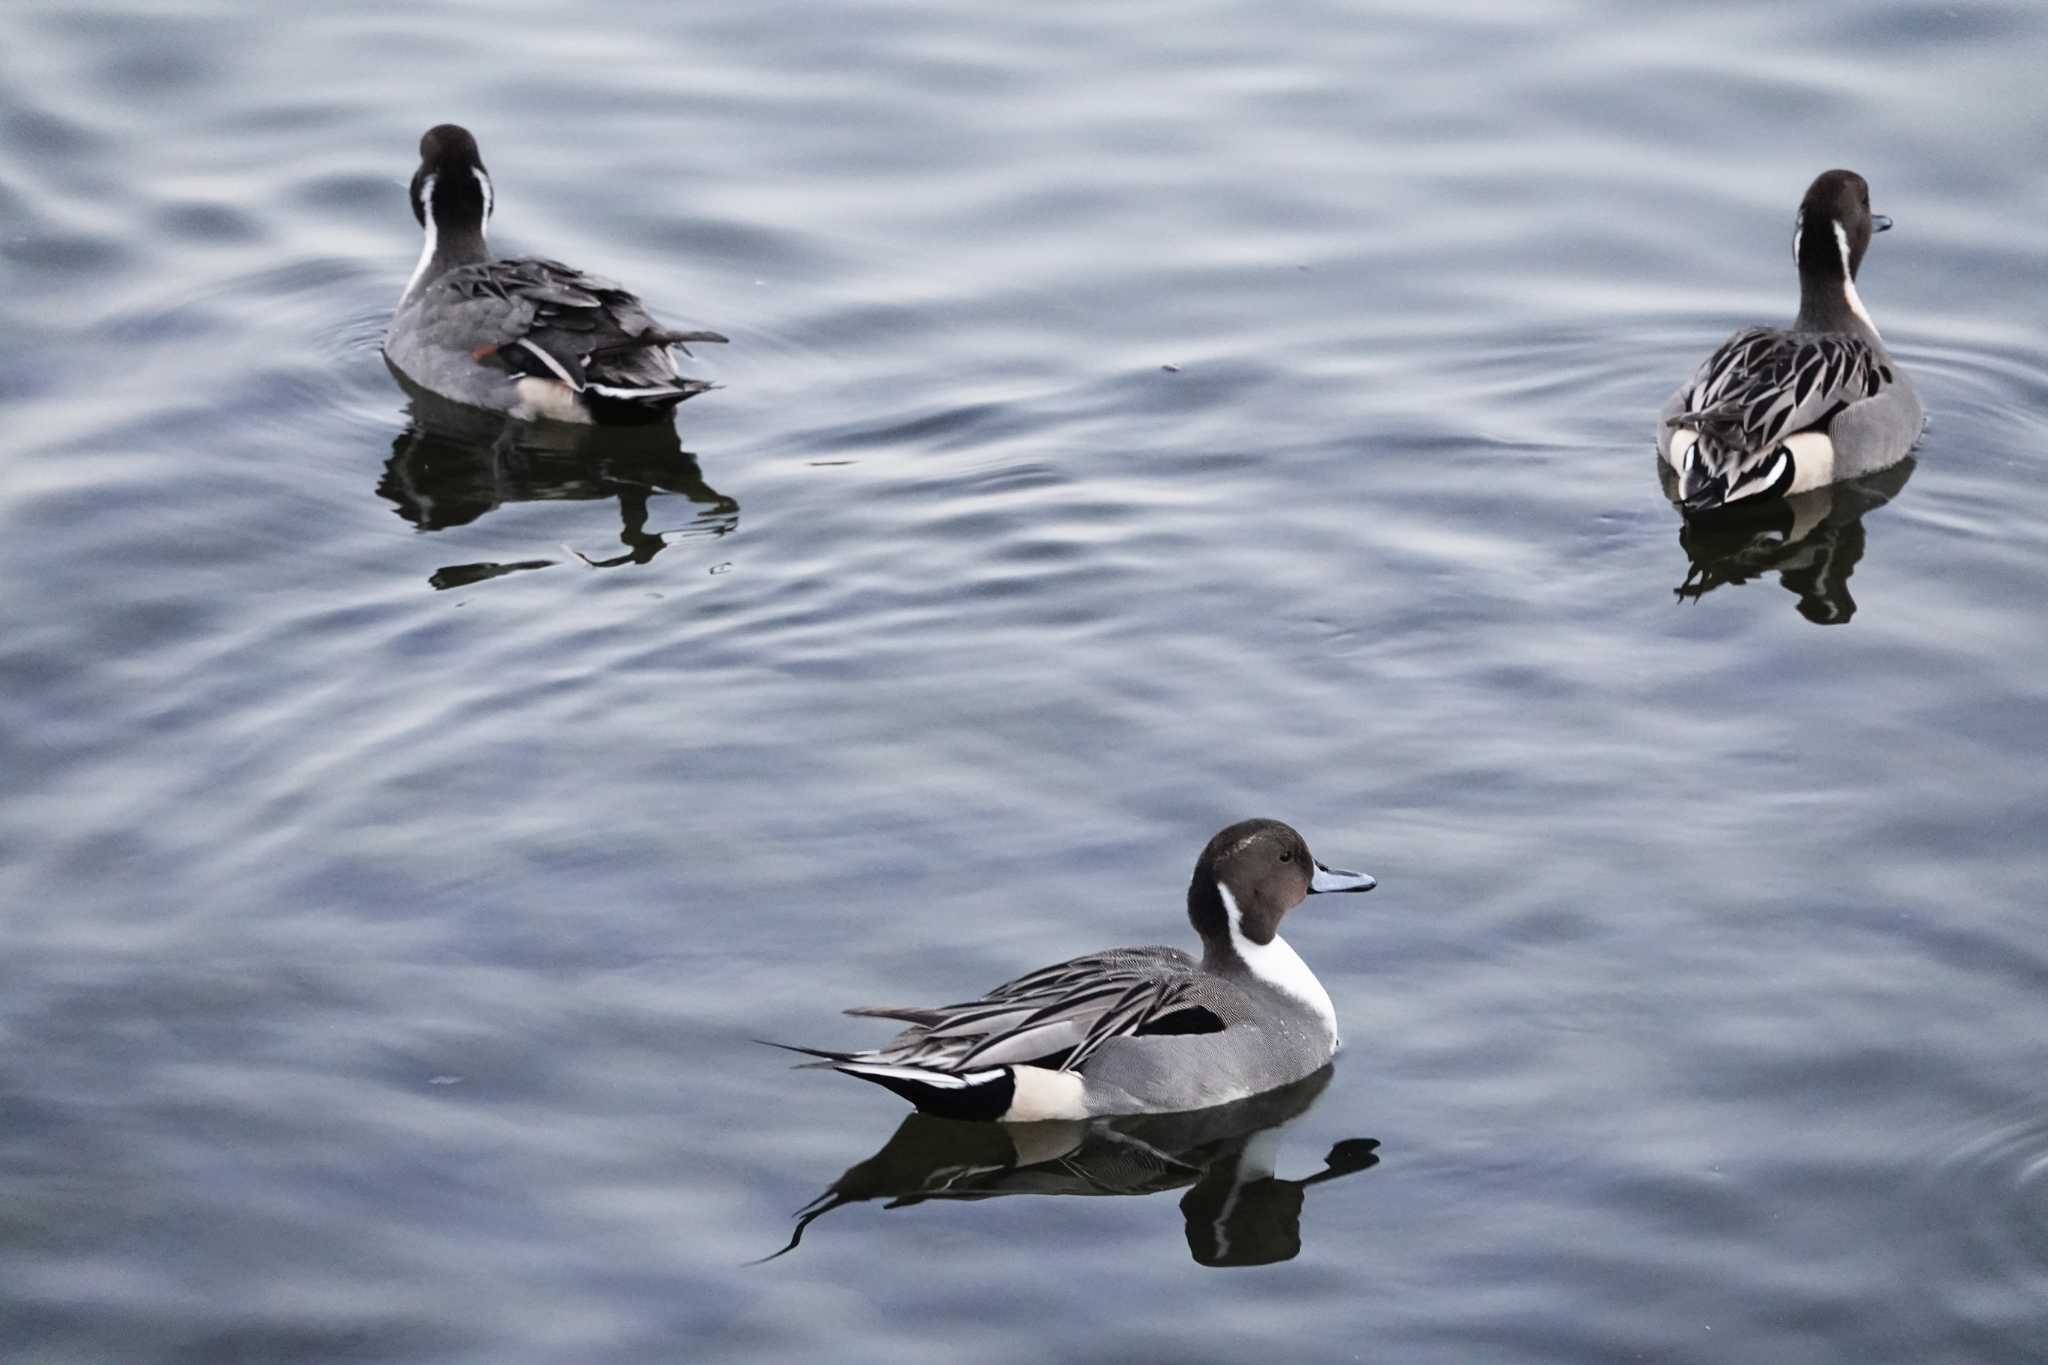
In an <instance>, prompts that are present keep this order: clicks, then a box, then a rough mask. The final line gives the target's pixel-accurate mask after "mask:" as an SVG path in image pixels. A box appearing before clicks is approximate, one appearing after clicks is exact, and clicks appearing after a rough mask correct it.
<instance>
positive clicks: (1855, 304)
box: [1835, 219, 1877, 336]
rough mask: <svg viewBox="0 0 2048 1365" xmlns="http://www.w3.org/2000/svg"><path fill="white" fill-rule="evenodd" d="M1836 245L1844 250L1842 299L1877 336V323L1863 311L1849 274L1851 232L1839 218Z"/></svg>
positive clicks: (1861, 302) (1860, 299) (1854, 283)
mask: <svg viewBox="0 0 2048 1365" xmlns="http://www.w3.org/2000/svg"><path fill="white" fill-rule="evenodd" d="M1835 245H1836V246H1838V247H1840V248H1841V251H1842V300H1843V302H1845V303H1847V304H1848V305H1849V311H1850V312H1852V313H1854V314H1855V315H1856V316H1857V317H1859V318H1861V319H1862V320H1863V325H1864V326H1865V327H1868V328H1869V329H1870V331H1871V334H1872V335H1873V336H1875V335H1876V334H1877V324H1876V323H1874V322H1872V321H1871V320H1870V314H1868V313H1866V312H1864V311H1863V299H1862V298H1861V297H1860V296H1859V295H1858V294H1857V293H1856V281H1855V280H1854V279H1853V278H1851V277H1850V274H1849V232H1848V229H1846V228H1844V227H1843V226H1842V224H1841V220H1839V219H1837V220H1836V222H1835Z"/></svg>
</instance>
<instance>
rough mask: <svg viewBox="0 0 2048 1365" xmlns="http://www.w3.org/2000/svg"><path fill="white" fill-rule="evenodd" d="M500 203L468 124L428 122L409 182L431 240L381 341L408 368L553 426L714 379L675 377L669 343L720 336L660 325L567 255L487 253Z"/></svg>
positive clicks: (650, 413) (608, 416) (471, 401)
mask: <svg viewBox="0 0 2048 1365" xmlns="http://www.w3.org/2000/svg"><path fill="white" fill-rule="evenodd" d="M495 201H496V194H495V192H494V191H493V189H492V186H491V176H490V172H488V171H486V170H485V169H484V163H483V157H482V155H481V154H480V153H479V152H478V151H477V145H476V139H475V138H474V137H472V136H470V134H469V131H468V130H467V129H465V128H461V127H458V126H456V125H455V124H453V123H443V124H440V125H439V126H437V127H433V128H429V129H428V130H427V131H426V133H425V134H424V135H423V136H422V137H421V138H420V168H419V170H418V171H416V172H414V174H413V178H412V213H413V217H415V218H417V219H419V221H420V226H421V227H422V228H423V229H424V230H425V232H426V241H425V243H424V245H423V246H422V247H421V248H420V263H419V265H418V266H417V267H416V268H415V269H414V270H413V272H412V278H411V279H410V280H408V281H406V285H405V292H404V293H403V294H401V295H400V296H399V299H398V311H397V312H396V313H395V314H393V315H392V318H391V329H390V331H389V332H387V333H386V334H385V337H384V354H385V356H386V357H387V358H388V359H389V360H390V362H391V364H392V365H393V366H395V367H396V368H397V369H398V370H399V371H400V372H401V373H402V374H404V375H405V376H406V377H407V378H408V379H410V380H412V382H414V383H415V384H417V385H419V386H420V387H421V388H423V389H427V390H429V391H430V392H433V393H436V394H439V395H440V396H442V397H444V398H449V399H453V400H454V401H456V402H458V403H466V404H468V405H470V406H471V407H478V408H487V409H490V410H492V411H496V412H505V413H510V414H511V415H512V416H514V417H518V418H521V419H527V420H531V419H536V418H542V419H548V420H552V421H558V422H594V423H621V424H623V423H640V422H652V421H657V420H659V419H660V418H662V417H664V416H666V415H667V414H668V413H669V411H670V410H671V409H673V408H674V407H675V405H676V404H678V403H680V402H682V401H683V400H684V399H685V398H688V397H690V396H691V395H693V394H698V393H702V392H704V390H706V389H708V388H710V387H712V386H711V385H710V384H707V383H705V382H704V381H703V380H701V379H685V378H683V377H682V376H680V375H678V374H677V373H676V366H675V360H674V358H673V357H672V356H671V355H670V354H669V348H670V347H671V346H681V347H683V351H684V354H686V355H687V354H688V353H689V348H688V347H687V345H685V343H687V342H692V341H724V340H725V338H724V337H722V336H720V335H719V334H718V333H716V332H678V331H671V330H669V329H667V328H664V327H661V326H659V325H658V324H656V322H655V321H654V319H653V318H651V317H649V316H648V314H647V309H646V308H645V306H643V305H642V304H641V302H640V300H639V299H638V298H637V297H635V296H634V295H632V294H630V293H628V292H627V291H626V290H624V289H621V288H620V287H619V286H618V285H616V284H614V283H612V281H610V280H607V279H604V278H602V277H600V276H597V275H590V274H586V273H584V272H583V271H581V270H577V269H575V268H573V267H571V266H566V265H563V264H562V263H561V262H560V261H551V260H545V259H542V258H539V257H520V258H516V259H493V258H492V256H491V252H490V248H489V247H488V246H486V245H485V243H484V234H485V231H486V230H487V228H488V225H489V223H490V217H491V209H492V207H493V205H494V203H495Z"/></svg>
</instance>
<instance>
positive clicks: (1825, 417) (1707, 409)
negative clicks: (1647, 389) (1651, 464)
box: [1657, 170, 1925, 513]
mask: <svg viewBox="0 0 2048 1365" xmlns="http://www.w3.org/2000/svg"><path fill="white" fill-rule="evenodd" d="M1891 225H1892V222H1891V219H1889V218H1886V217H1883V216H1882V215H1876V214H1872V213H1871V211H1870V186H1869V184H1868V183H1867V182H1866V181H1865V180H1864V179H1863V177H1862V176H1860V175H1858V174H1856V172H1854V171H1843V170H1834V171H1826V172H1824V173H1822V174H1821V175H1820V176H1819V177H1818V178H1817V179H1815V180H1814V182H1813V184H1812V185H1811V186H1810V187H1809V188H1808V189H1807V191H1806V198H1805V199H1804V200H1803V201H1801V203H1800V206H1799V217H1798V220H1797V225H1796V226H1795V227H1794V229H1793V233H1792V256H1793V260H1794V262H1795V263H1796V264H1797V265H1798V267H1799V315H1798V317H1796V318H1795V319H1794V320H1793V322H1792V325H1791V326H1790V327H1750V328H1746V329H1744V330H1743V331H1739V332H1737V333H1736V334H1735V335H1733V336H1731V337H1729V338H1728V340H1727V341H1725V342H1723V343H1722V345H1721V348H1720V349H1719V350H1717V351H1715V352H1714V353H1713V354H1712V355H1711V356H1709V357H1707V360H1706V363H1705V364H1703V365H1701V366H1700V368H1699V371H1698V372H1697V373H1696V374H1694V375H1693V377H1692V378H1691V379H1690V380H1688V381H1686V382H1685V383H1684V384H1681V385H1680V386H1679V388H1678V391H1677V392H1676V393H1674V394H1672V395H1671V398H1670V400H1669V401H1668V402H1666V403H1665V404H1664V410H1663V413H1662V414H1661V418H1660V420H1659V422H1658V424H1657V453H1658V455H1659V456H1660V457H1661V458H1662V459H1663V461H1664V462H1665V463H1666V464H1668V465H1670V466H1671V468H1672V470H1673V471H1674V472H1675V473H1676V474H1677V476H1678V486H1679V503H1680V505H1681V506H1682V507H1683V508H1684V509H1685V511H1687V512H1688V513H1698V512H1708V511H1712V510H1713V509H1715V508H1720V507H1731V506H1735V505H1737V504H1754V503H1760V502H1763V501H1765V500H1768V499H1771V498H1778V497H1783V496H1785V495H1786V494H1790V493H1803V492H1805V491H1807V490H1808V489H1811V488H1819V487H1821V486H1823V485H1825V484H1830V483H1834V482H1836V481H1838V480H1841V479H1849V478H1855V477H1857V476H1859V475H1863V474H1870V473H1874V472H1875V471H1877V470H1880V469H1883V468H1885V467H1887V466H1889V465H1892V464H1896V463H1897V462H1898V461H1899V460H1901V459H1903V458H1904V457H1905V455H1906V453H1907V452H1908V451H1909V450H1911V449H1912V448H1913V443H1914V442H1915V441H1917V440H1919V439H1920V430H1921V427H1922V426H1923V425H1924V422H1925V413H1924V412H1923V410H1922V409H1921V406H1920V398H1919V395H1918V394H1916V393H1914V391H1913V385H1912V384H1911V382H1909V381H1908V380H1907V378H1906V376H1905V374H1904V372H1903V371H1901V370H1900V369H1899V367H1898V365H1897V363H1896V362H1894V361H1893V359H1892V358H1891V355H1890V353H1889V352H1888V351H1886V350H1885V345H1884V339H1883V338H1882V337H1880V336H1879V335H1878V332H1877V324H1876V323H1874V322H1872V321H1871V320H1870V314H1869V312H1868V311H1867V310H1865V308H1864V307H1863V300H1862V299H1861V298H1860V297H1858V296H1857V293H1856V272H1857V270H1858V269H1859V268H1860V267H1861V266H1862V264H1863V255H1864V252H1865V251H1867V250H1868V249H1869V247H1870V238H1871V236H1872V234H1873V233H1878V232H1883V231H1884V230H1885V229H1887V228H1889V227H1890V226H1891Z"/></svg>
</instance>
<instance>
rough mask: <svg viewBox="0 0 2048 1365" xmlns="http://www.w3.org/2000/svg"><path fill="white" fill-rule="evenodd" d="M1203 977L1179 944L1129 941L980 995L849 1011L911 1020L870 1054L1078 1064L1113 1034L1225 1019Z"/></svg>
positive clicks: (954, 1061)
mask: <svg viewBox="0 0 2048 1365" xmlns="http://www.w3.org/2000/svg"><path fill="white" fill-rule="evenodd" d="M1200 980H1201V978H1200V977H1199V975H1198V974H1197V970H1196V967H1195V963H1194V960H1193V959H1192V958H1190V957H1189V956H1188V955H1187V954H1185V953H1183V952H1180V951H1179V950H1178V949H1173V948H1149V949H1120V950H1118V951H1115V952H1109V953H1095V954H1091V955H1089V956H1087V957H1079V958H1075V959H1073V960H1072V961H1069V962H1062V963H1059V964H1058V965H1056V966H1052V967H1046V968H1042V969H1041V970H1039V971H1036V972H1032V973H1030V974H1029V975H1027V976H1021V977H1019V978H1017V979H1016V980H1015V981H1010V982H1006V983H1004V984H1003V985H1001V986H998V987H997V988H996V989H995V990H993V991H991V992H989V994H988V995H987V996H985V997H983V998H982V999H980V1000H969V1001H963V1002H961V1003H959V1004H956V1005H942V1006H938V1007H936V1008H931V1009H898V1008H875V1009H857V1010H849V1011H847V1012H848V1013H849V1014H856V1015H868V1016H877V1017H882V1018H889V1019H898V1020H902V1021H904V1022H905V1023H908V1024H909V1025H910V1027H909V1028H907V1029H905V1030H904V1031H903V1032H902V1033H901V1034H899V1035H897V1036H896V1037H895V1038H894V1039H892V1040H891V1041H890V1042H888V1043H887V1044H884V1045H883V1046H882V1047H880V1048H876V1049H875V1050H874V1051H872V1052H869V1053H863V1054H859V1056H860V1059H861V1060H866V1061H877V1062H890V1063H896V1064H901V1065H908V1066H922V1067H929V1068H936V1069H940V1070H948V1071H957V1070H963V1069H966V1068H969V1067H986V1066H1001V1065H1007V1064H1026V1063H1029V1064H1035V1065H1040V1066H1052V1067H1054V1068H1056V1069H1058V1070H1062V1071H1069V1070H1072V1069H1074V1068H1075V1067H1078V1066H1079V1065H1080V1064H1081V1063H1082V1062H1083V1061H1085V1060H1086V1059H1087V1058H1088V1056H1089V1055H1090V1054H1092V1053H1093V1052H1094V1051H1095V1050H1096V1049H1098V1048H1100V1047H1101V1046H1102V1045H1103V1044H1104V1043H1106V1042H1108V1041H1109V1040H1111V1039H1112V1038H1120V1037H1126V1036H1129V1035H1132V1034H1138V1033H1143V1032H1146V1031H1147V1030H1148V1029H1152V1028H1155V1027H1156V1028H1158V1029H1159V1030H1160V1031H1166V1032H1205V1031H1210V1030H1212V1029H1217V1028H1221V1027H1222V1026H1223V1025H1222V1023H1221V1021H1220V1020H1215V1017H1214V1016H1213V1015H1212V1014H1209V1012H1208V1011H1206V1010H1205V1009H1203V1007H1202V1004H1201V1001H1200V999H1199V996H1200V994H1201V993H1200V991H1199V989H1198V988H1199V984H1200ZM1194 1011H1200V1012H1201V1015H1200V1016H1197V1015H1195V1014H1194V1013H1193V1012H1194ZM1177 1016H1186V1017H1177Z"/></svg>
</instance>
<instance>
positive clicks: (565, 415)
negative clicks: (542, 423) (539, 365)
mask: <svg viewBox="0 0 2048 1365" xmlns="http://www.w3.org/2000/svg"><path fill="white" fill-rule="evenodd" d="M513 387H514V390H515V391H516V392H517V393H518V395H519V406H517V407H515V408H514V409H512V415H513V416H514V417H517V418H518V419H519V420H520V421H522V422H531V421H533V420H534V419H535V418H543V417H544V418H546V419H547V420H549V421H551V422H582V423H588V422H590V421H591V420H592V419H591V416H590V410H589V409H588V408H586V407H584V406H583V404H582V402H581V401H580V400H579V399H578V397H577V395H576V390H574V389H572V388H570V387H569V386H568V385H567V384H564V383H561V382H559V381H558V380H553V379H536V378H534V377H533V376H532V375H530V374H529V375H521V376H520V378H519V381H518V383H517V384H515V385H514V386H513Z"/></svg>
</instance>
